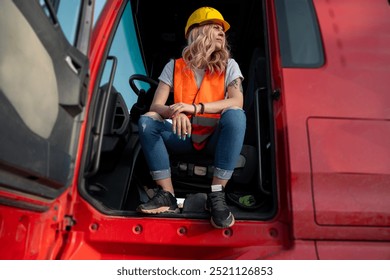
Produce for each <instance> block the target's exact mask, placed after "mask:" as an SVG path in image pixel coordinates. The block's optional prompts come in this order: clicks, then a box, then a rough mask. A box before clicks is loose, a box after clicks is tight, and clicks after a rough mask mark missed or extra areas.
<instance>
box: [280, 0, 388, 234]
mask: <svg viewBox="0 0 390 280" xmlns="http://www.w3.org/2000/svg"><path fill="white" fill-rule="evenodd" d="M314 3H315V9H316V11H317V15H318V20H319V24H320V29H321V35H322V38H323V45H324V50H325V55H326V63H325V65H324V66H323V67H321V68H318V69H292V68H291V69H283V88H282V96H283V98H284V101H285V106H286V108H285V113H286V123H285V124H284V126H285V127H287V129H288V145H289V159H290V170H291V177H290V178H291V198H292V205H293V208H292V213H293V221H294V236H295V238H305V239H307V238H309V239H325V238H327V239H355V240H356V239H361V240H366V239H370V238H376V239H378V240H380V239H381V240H389V228H386V229H381V231H378V229H380V228H376V227H370V228H364V227H341V226H340V227H337V226H333V227H325V226H321V225H319V224H318V223H317V221H316V216H315V212H314V207H315V201H314V197H313V190H312V180H313V178H315V180H316V182H318V180H320V179H321V174H315V172H317V171H318V170H317V169H316V170H313V172H314V173H312V166H311V158H310V149H309V137H308V131H307V121H308V119H309V118H312V117H317V118H341V119H370V120H386V121H388V120H390V110H389V109H388V108H389V107H388V104H390V95H389V94H388V92H389V90H388V85H387V84H386V83H384V81H386V80H388V77H390V68H389V67H388V65H390V50H389V47H388V46H389V45H390V36H388V35H389V32H390V29H389V26H390V17H388V8H389V7H388V3H387V2H386V1H371V2H367V1H352V0H346V1H321V0H317V1H314ZM385 127H387V126H386V125H383V128H385ZM386 129H387V128H386ZM355 132H358V131H355ZM376 132H377V133H379V134H380V135H381V136H380V137H384V138H386V136H387V137H388V132H385V131H383V132H381V129H380V130H376ZM327 133H328V136H327V137H328V138H327V139H322V141H332V140H331V139H332V138H331V137H334V136H335V134H336V133H337V131H333V132H332V131H328V132H327ZM364 133H365V132H364V131H362V132H361V133H360V135H356V139H359V138H361V137H364ZM371 140H373V139H371ZM383 143H384V140H383V141H380V144H381V145H383ZM319 145H320V144H318V146H319ZM316 149H317V150H316V151H317V157H316V162H317V166H318V163H319V162H327V161H328V160H329V159H328V158H333V159H335V158H336V159H337V153H336V151H332V152H331V153H330V154H329V153H326V154H325V153H323V155H322V158H319V154H318V151H319V150H320V147H317V148H316ZM385 150H386V148H385ZM328 151H329V149H328ZM376 151H378V148H377V149H376ZM387 153H388V147H387ZM382 156H383V155H380V156H377V159H378V160H381V161H380V162H375V163H374V164H375V165H376V168H377V170H380V171H381V174H380V176H371V177H370V184H371V186H374V188H376V190H377V191H381V192H382V195H379V194H378V195H376V199H379V200H380V202H377V203H378V204H379V205H382V206H381V207H382V211H383V209H385V211H386V212H388V210H387V208H385V206H384V205H385V203H386V201H388V198H387V197H386V194H387V193H388V191H387V190H385V186H387V185H388V183H387V182H388V176H389V174H390V168H389V166H388V161H387V160H384V158H383V157H382ZM366 163H367V161H366ZM340 164H341V163H340ZM344 165H346V166H349V168H348V171H349V172H352V173H359V172H362V169H359V168H358V167H359V166H358V165H357V164H351V163H350V162H344ZM333 171H336V170H333ZM334 176H335V178H336V176H337V173H336V172H335V174H334ZM360 194H361V195H366V194H367V192H360ZM322 195H323V193H321V196H322ZM318 196H319V195H316V197H315V200H316V201H318ZM324 199H326V198H324ZM339 202H340V201H339ZM350 202H351V201H350ZM334 210H335V211H342V210H341V209H340V207H335V208H334ZM344 210H345V209H344ZM360 210H361V211H363V210H364V211H365V212H366V213H365V214H364V213H362V215H367V214H368V215H370V213H369V212H370V211H371V209H363V208H361V209H360ZM351 211H352V210H351ZM339 215H343V216H344V218H346V217H347V216H348V214H347V213H346V212H344V213H341V212H340V213H338V214H337V216H339ZM317 218H318V217H317ZM351 218H353V217H351ZM346 219H348V218H346ZM363 219H365V222H363V223H362V221H358V222H356V221H355V222H353V221H347V220H344V221H342V222H341V223H342V224H345V223H349V224H351V223H352V224H354V223H355V225H356V224H360V225H361V224H364V223H372V222H368V219H369V218H368V217H367V216H366V218H363ZM318 222H321V223H323V222H324V221H318ZM373 223H374V224H377V225H378V224H380V225H388V218H384V219H382V221H380V222H378V223H377V222H373ZM336 224H340V222H339V221H337V222H336Z"/></svg>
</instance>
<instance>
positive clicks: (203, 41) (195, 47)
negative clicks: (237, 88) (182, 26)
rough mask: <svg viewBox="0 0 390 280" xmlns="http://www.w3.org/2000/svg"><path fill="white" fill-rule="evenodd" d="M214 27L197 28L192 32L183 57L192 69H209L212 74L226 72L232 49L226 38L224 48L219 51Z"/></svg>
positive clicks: (209, 25)
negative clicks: (213, 30)
mask: <svg viewBox="0 0 390 280" xmlns="http://www.w3.org/2000/svg"><path fill="white" fill-rule="evenodd" d="M213 25H214V24H207V25H201V26H197V27H194V28H193V29H192V30H191V31H190V34H189V36H188V39H187V43H188V44H187V46H186V47H185V48H184V49H183V52H182V57H183V59H184V61H185V62H186V63H187V65H188V66H189V67H190V68H191V69H195V68H198V69H208V70H209V71H210V73H214V72H219V73H222V72H224V71H225V69H226V67H227V63H228V59H229V58H230V47H229V45H228V43H227V41H226V38H225V40H224V44H223V46H222V48H221V49H219V48H218V49H217V47H216V44H215V40H214V38H213V36H214V34H215V33H213V32H212V29H213Z"/></svg>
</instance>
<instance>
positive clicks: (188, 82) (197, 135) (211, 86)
mask: <svg viewBox="0 0 390 280" xmlns="http://www.w3.org/2000/svg"><path fill="white" fill-rule="evenodd" d="M173 94H174V102H175V103H178V102H183V103H187V104H199V103H208V102H214V101H218V100H223V99H224V98H225V73H222V74H218V73H214V74H210V72H209V71H208V70H206V72H205V75H204V78H203V81H202V83H201V85H200V88H199V89H198V86H197V84H196V80H195V76H194V73H193V72H192V71H191V69H190V68H189V67H188V66H187V64H186V63H185V61H184V59H182V58H180V59H177V60H175V67H174V75H173ZM220 117H221V114H206V113H205V114H200V113H199V112H198V114H197V115H196V116H192V121H191V122H192V143H193V145H194V148H195V149H197V150H201V149H203V148H204V147H205V145H206V143H207V138H208V137H209V136H210V135H211V134H212V133H213V131H214V129H215V127H216V125H217V124H218V120H219V119H220Z"/></svg>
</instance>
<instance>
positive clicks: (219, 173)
mask: <svg viewBox="0 0 390 280" xmlns="http://www.w3.org/2000/svg"><path fill="white" fill-rule="evenodd" d="M232 174H233V170H225V169H221V168H218V167H216V168H214V177H217V178H219V179H222V180H229V179H230V178H231V177H232Z"/></svg>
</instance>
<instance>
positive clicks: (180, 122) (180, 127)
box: [172, 113, 192, 140]
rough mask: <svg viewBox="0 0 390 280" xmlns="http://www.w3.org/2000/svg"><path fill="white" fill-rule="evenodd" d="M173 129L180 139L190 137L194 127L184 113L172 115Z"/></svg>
mask: <svg viewBox="0 0 390 280" xmlns="http://www.w3.org/2000/svg"><path fill="white" fill-rule="evenodd" d="M172 130H173V133H174V134H176V135H177V137H179V139H182V140H185V139H186V137H190V136H191V130H192V127H191V122H190V120H189V118H188V117H187V116H186V115H185V114H183V113H179V114H177V115H176V116H174V117H172Z"/></svg>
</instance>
